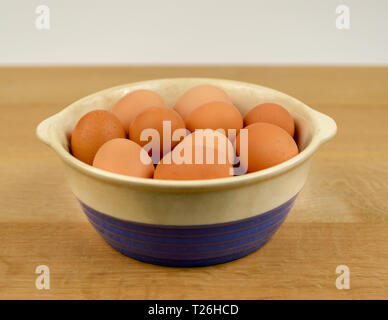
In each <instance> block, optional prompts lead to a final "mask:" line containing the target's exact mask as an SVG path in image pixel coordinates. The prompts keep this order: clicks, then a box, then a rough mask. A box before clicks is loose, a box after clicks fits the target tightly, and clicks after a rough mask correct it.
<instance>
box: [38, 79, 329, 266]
mask: <svg viewBox="0 0 388 320" xmlns="http://www.w3.org/2000/svg"><path fill="white" fill-rule="evenodd" d="M199 84H212V85H216V86H219V87H221V88H223V89H224V90H225V91H226V92H227V93H228V94H229V96H230V97H231V99H232V101H233V103H234V104H235V106H236V107H237V108H239V110H240V111H241V113H242V114H243V115H245V114H246V113H247V112H248V111H249V109H250V108H253V107H255V106H256V105H258V104H260V103H264V102H274V103H278V104H280V105H282V106H284V107H285V108H287V109H288V111H289V112H290V113H291V115H292V116H293V117H294V119H295V123H296V141H297V144H298V146H299V150H300V153H299V154H298V155H297V156H295V157H294V158H292V159H290V160H288V161H286V162H283V163H281V164H279V165H276V166H274V167H271V168H268V169H265V170H262V171H258V172H254V173H249V174H245V175H241V176H236V177H229V178H222V179H212V180H194V181H172V180H171V181H169V180H153V179H145V178H136V177H128V176H124V175H119V174H115V173H111V172H107V171H103V170H100V169H97V168H94V167H92V166H89V165H87V164H85V163H83V162H81V161H79V160H77V159H76V158H75V157H73V156H72V155H71V153H70V152H69V138H70V136H71V132H72V131H73V129H74V127H75V125H76V123H77V122H78V120H79V119H80V118H81V117H82V116H83V115H84V114H85V113H87V112H89V111H91V110H95V109H106V110H109V109H110V108H111V107H112V105H113V104H114V103H115V102H116V101H117V100H118V99H120V98H121V97H122V96H124V95H125V94H127V93H129V92H131V91H133V90H137V89H150V90H154V91H156V92H158V93H159V94H160V95H161V96H162V97H163V98H164V99H165V101H166V102H167V104H168V105H169V106H173V105H174V103H175V101H176V100H177V99H178V97H179V96H180V95H181V94H182V93H183V92H185V91H186V90H187V89H189V88H191V87H193V86H195V85H199ZM336 130H337V127H336V124H335V122H334V121H333V120H332V119H331V118H330V117H328V116H326V115H324V114H322V113H319V112H317V111H315V110H313V109H311V108H310V107H308V106H307V105H305V104H303V103H302V102H300V101H298V100H296V99H294V98H292V97H290V96H288V95H286V94H284V93H281V92H279V91H276V90H273V89H269V88H266V87H262V86H259V85H255V84H250V83H244V82H238V81H231V80H223V79H207V78H176V79H160V80H151V81H144V82H137V83H131V84H126V85H122V86H118V87H114V88H110V89H106V90H103V91H100V92H97V93H95V94H92V95H90V96H87V97H85V98H83V99H80V100H78V101H76V102H74V103H72V104H71V105H69V106H68V107H66V108H65V109H64V110H62V111H61V112H59V113H57V114H55V115H53V116H52V117H50V118H48V119H46V120H44V121H43V122H42V123H40V124H39V126H38V128H37V135H38V137H39V138H40V139H41V140H42V141H43V142H45V143H46V144H48V145H49V146H51V147H52V148H53V149H54V150H55V151H56V152H57V154H58V155H59V157H60V158H61V159H62V160H63V162H64V164H65V168H66V174H65V175H66V178H67V180H68V182H69V184H70V188H71V190H72V191H73V193H74V195H75V196H76V198H77V199H78V201H79V202H80V205H81V207H82V209H83V211H84V212H85V214H86V216H87V218H88V219H89V221H90V223H91V224H92V225H93V227H94V228H95V229H96V230H97V232H98V233H99V234H100V235H101V236H102V237H103V238H104V240H105V241H106V242H107V243H109V244H110V245H111V246H112V247H113V248H115V249H116V250H117V251H119V252H121V253H123V254H124V255H127V256H129V257H132V258H134V259H137V260H141V261H144V262H149V263H153V264H159V265H166V266H177V267H178V266H179V267H189V266H190V267H192V266H206V265H212V264H218V263H223V262H227V261H231V260H234V259H238V258H241V257H243V256H245V255H247V254H249V253H251V252H254V251H256V250H257V249H259V248H260V247H262V246H263V245H264V244H265V243H266V242H267V241H268V240H269V239H270V238H271V237H272V236H273V234H274V233H275V232H276V231H277V230H278V228H279V227H280V225H281V224H282V223H283V221H284V220H285V219H286V217H287V214H288V213H289V211H290V210H291V208H292V206H293V204H294V201H295V199H296V197H297V195H298V193H299V191H300V190H301V189H302V187H303V185H304V183H305V181H306V179H307V175H308V171H309V166H310V162H311V158H312V155H313V154H314V152H315V151H316V150H317V149H318V147H319V146H320V145H321V144H322V143H324V142H325V141H327V140H329V139H330V138H331V137H333V136H334V135H335V133H336Z"/></svg>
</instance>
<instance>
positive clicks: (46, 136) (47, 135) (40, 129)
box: [36, 116, 54, 147]
mask: <svg viewBox="0 0 388 320" xmlns="http://www.w3.org/2000/svg"><path fill="white" fill-rule="evenodd" d="M53 117H54V116H53ZM53 117H50V118H48V119H46V120H43V121H42V122H41V123H39V125H38V126H37V127H36V135H37V136H38V138H39V139H40V140H41V141H43V142H44V143H45V144H47V145H49V146H50V147H51V141H52V140H51V132H50V131H51V130H50V129H51V125H52V121H53Z"/></svg>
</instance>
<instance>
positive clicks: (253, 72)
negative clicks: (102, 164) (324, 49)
mask: <svg viewBox="0 0 388 320" xmlns="http://www.w3.org/2000/svg"><path fill="white" fill-rule="evenodd" d="M183 76H206V77H219V78H229V79H236V80H242V81H248V82H254V83H259V84H262V85H266V86H269V87H273V88H275V89H278V90H281V91H284V92H286V93H288V94H291V95H293V96H295V97H296V98H298V99H300V100H302V101H304V102H306V103H307V104H309V105H311V106H312V107H313V108H315V109H317V110H320V111H322V112H324V113H327V114H328V115H330V116H332V117H333V118H334V119H335V120H336V121H337V124H338V127H339V131H338V135H337V136H336V137H335V139H334V140H332V141H330V142H329V143H328V144H326V145H325V146H323V147H322V148H321V149H320V150H319V152H318V153H317V154H316V155H315V157H314V160H313V165H312V168H311V172H310V176H309V180H308V182H307V183H306V186H305V188H304V189H303V191H302V193H301V195H300V196H299V198H298V199H297V201H296V204H295V207H294V209H293V210H292V211H291V213H290V215H289V217H288V219H287V220H286V222H285V224H284V225H283V226H282V227H281V228H280V230H279V231H278V233H277V234H276V235H275V236H274V237H273V239H272V240H271V241H270V242H269V243H268V244H267V245H266V246H265V247H263V248H262V249H261V250H259V251H257V252H255V253H253V254H251V255H249V256H247V257H245V258H243V259H240V260H237V261H234V262H230V263H227V264H223V265H218V266H212V267H205V268H166V267H159V266H153V265H148V264H145V263H141V262H138V261H135V260H132V259H130V258H127V257H125V256H123V255H121V254H119V253H117V252H115V251H114V250H113V249H111V248H110V247H109V246H108V245H107V244H106V243H105V242H104V241H103V240H102V238H101V237H100V236H99V235H98V234H97V233H96V232H95V231H94V229H93V228H92V227H91V226H90V225H89V223H88V222H87V220H86V218H85V217H84V215H83V214H82V212H81V210H80V208H79V206H78V204H77V202H76V201H75V199H74V198H73V196H72V194H71V192H70V190H69V188H68V186H67V185H66V183H65V181H64V173H63V166H62V164H61V161H60V160H59V159H58V158H57V157H56V155H55V154H54V152H53V151H51V150H50V149H49V148H48V147H46V146H45V145H43V144H42V143H41V142H40V141H38V139H37V138H36V137H35V128H36V125H37V124H38V123H39V122H40V121H41V120H42V119H45V118H46V117H48V116H49V115H51V114H53V113H56V112H58V111H59V110H61V109H62V108H64V107H65V106H66V105H67V104H69V103H71V102H72V101H74V100H76V99H78V98H80V97H82V96H84V95H87V94H90V93H92V92H94V91H97V90H100V89H103V88H106V87H110V86H114V85H118V84H122V83H127V82H132V81H139V80H145V79H154V78H162V77H183ZM387 87H388V68H377V67H373V68H372V67H371V68H353V67H344V68H340V67H122V68H119V67H109V68H108V67H106V68H94V67H88V68H80V67H66V68H65V67H63V68H0V111H1V112H0V120H1V126H0V143H1V145H0V147H1V149H0V177H1V183H0V195H1V196H0V299H56V298H64V299H77V298H80V299H175V298H176V299H196V298H201V299H270V298H274V299H314V298H318V299H360V298H366V299H368V298H370V299H376V298H377V299H379V298H385V299H387V298H388V127H387V125H386V123H387V119H388V90H386V88H387ZM41 264H46V265H48V266H49V267H50V272H51V289H50V290H37V289H36V288H35V279H36V274H35V273H34V271H35V268H36V266H38V265H41ZM340 264H345V265H347V266H348V267H349V268H350V275H351V278H350V285H351V289H350V290H338V289H336V287H335V279H336V277H337V275H336V274H335V269H336V267H337V265H340Z"/></svg>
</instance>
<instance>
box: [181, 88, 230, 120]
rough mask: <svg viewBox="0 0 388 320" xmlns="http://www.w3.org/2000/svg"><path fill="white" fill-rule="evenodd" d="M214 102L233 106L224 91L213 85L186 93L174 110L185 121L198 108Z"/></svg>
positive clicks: (192, 89)
mask: <svg viewBox="0 0 388 320" xmlns="http://www.w3.org/2000/svg"><path fill="white" fill-rule="evenodd" d="M213 101H221V102H225V103H230V104H232V101H231V100H230V98H229V97H228V95H227V94H226V92H225V91H224V90H222V89H220V88H218V87H216V86H212V85H199V86H196V87H193V88H191V89H190V90H188V91H186V92H185V93H184V94H183V95H182V96H181V97H180V98H179V99H178V101H177V103H176V104H175V106H174V110H175V111H176V112H178V113H179V114H180V115H181V116H182V118H183V120H186V118H187V117H188V116H189V114H190V113H191V112H193V111H194V110H195V109H196V108H198V107H200V106H202V105H203V104H205V103H208V102H213Z"/></svg>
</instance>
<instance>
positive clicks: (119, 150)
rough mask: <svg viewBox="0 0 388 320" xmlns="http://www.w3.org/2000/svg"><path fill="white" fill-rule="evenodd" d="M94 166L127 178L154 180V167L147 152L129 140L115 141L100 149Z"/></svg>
mask: <svg viewBox="0 0 388 320" xmlns="http://www.w3.org/2000/svg"><path fill="white" fill-rule="evenodd" d="M93 166H94V167H96V168H99V169H103V170H106V171H110V172H114V173H119V174H124V175H126V176H132V177H140V178H152V176H153V174H154V166H153V164H152V160H151V158H150V157H149V155H148V154H147V152H146V151H145V150H144V149H143V148H142V147H140V146H139V145H138V144H137V143H135V142H133V141H130V140H128V139H113V140H110V141H108V142H106V143H105V144H104V145H102V146H101V148H100V149H98V151H97V153H96V156H95V157H94V161H93Z"/></svg>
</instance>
